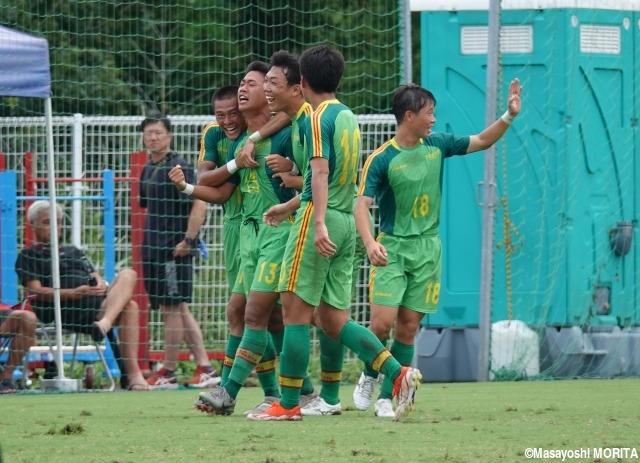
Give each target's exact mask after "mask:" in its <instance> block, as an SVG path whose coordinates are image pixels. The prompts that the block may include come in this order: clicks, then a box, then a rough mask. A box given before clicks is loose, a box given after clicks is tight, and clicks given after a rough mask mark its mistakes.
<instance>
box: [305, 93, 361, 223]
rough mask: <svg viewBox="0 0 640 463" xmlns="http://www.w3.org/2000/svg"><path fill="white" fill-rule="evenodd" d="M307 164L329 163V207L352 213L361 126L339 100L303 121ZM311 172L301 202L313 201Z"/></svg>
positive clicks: (307, 177) (328, 104) (331, 102)
mask: <svg viewBox="0 0 640 463" xmlns="http://www.w3.org/2000/svg"><path fill="white" fill-rule="evenodd" d="M304 127H305V131H304V137H305V138H304V144H305V150H306V153H307V158H308V161H306V162H307V164H308V163H310V162H311V160H312V159H313V158H317V157H322V158H324V159H327V160H328V161H329V191H328V193H329V194H328V204H327V207H328V208H330V209H335V210H337V211H342V212H348V213H351V212H353V189H354V185H355V184H356V181H357V178H358V159H359V157H360V127H359V125H358V122H357V121H356V117H355V116H354V115H353V113H352V112H351V110H350V109H349V108H348V107H347V106H345V105H344V104H342V103H340V102H339V101H338V100H335V99H334V100H327V101H323V102H322V103H321V104H320V105H319V106H318V107H317V108H316V110H315V111H313V113H311V117H309V118H307V119H306V120H305V122H304ZM312 199H313V196H312V192H311V169H307V171H306V173H305V177H304V186H303V188H302V197H301V200H302V201H312Z"/></svg>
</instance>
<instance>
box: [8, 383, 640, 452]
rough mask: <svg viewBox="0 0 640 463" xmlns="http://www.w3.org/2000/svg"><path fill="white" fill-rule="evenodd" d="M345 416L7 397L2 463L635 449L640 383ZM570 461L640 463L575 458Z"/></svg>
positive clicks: (503, 389) (424, 402) (503, 393)
mask: <svg viewBox="0 0 640 463" xmlns="http://www.w3.org/2000/svg"><path fill="white" fill-rule="evenodd" d="M352 391H353V386H351V385H348V386H344V387H343V388H342V404H343V413H342V415H341V416H332V417H314V418H305V419H304V420H303V421H302V422H298V423H295V422H282V423H274V422H269V423H264V422H258V423H256V422H250V421H248V420H247V419H246V418H244V416H243V415H242V412H243V411H244V410H246V409H248V408H251V407H252V406H253V405H255V404H256V403H257V402H259V401H260V399H261V395H260V390H259V389H257V388H247V389H244V390H243V391H242V392H241V395H240V396H239V400H238V406H237V408H236V413H235V414H234V415H232V416H230V417H215V416H208V415H206V414H202V413H200V412H197V411H196V410H195V409H193V402H194V400H195V399H196V397H197V391H193V390H178V391H154V392H114V393H80V394H33V393H27V394H14V395H10V396H3V397H0V445H1V447H2V452H3V456H4V463H32V462H47V463H57V462H60V463H62V462H64V463H67V462H82V463H88V462H104V463H125V462H127V463H128V462H131V463H134V462H135V463H139V462H198V461H202V462H225V463H236V462H243V463H244V462H255V463H294V462H310V463H313V462H353V463H361V462H362V463H365V462H366V463H373V462H381V463H382V462H389V463H410V462H447V463H449V462H481V463H484V462H487V463H488V462H492V463H493V462H521V461H561V459H555V460H551V459H550V460H545V459H537V460H536V459H533V460H528V459H527V458H526V457H525V449H527V448H531V447H537V448H542V449H545V450H556V449H580V448H584V449H593V448H594V447H595V448H599V447H606V448H613V447H615V448H619V447H630V448H635V449H637V450H638V451H640V407H639V406H638V397H639V396H640V395H639V392H640V380H638V379H619V380H567V381H537V382H498V383H458V384H423V385H422V387H421V388H420V389H419V392H418V397H417V408H416V410H415V412H414V413H412V414H411V415H410V416H409V417H407V418H406V419H405V421H404V422H401V423H397V422H392V421H389V420H383V419H379V418H375V417H374V416H373V411H372V410H370V411H368V412H359V411H356V410H355V408H354V407H353V402H352V399H351V393H352ZM565 461H588V462H601V461H634V460H633V459H618V458H612V459H606V458H603V459H600V458H594V457H593V453H592V455H591V457H590V458H580V459H578V458H574V459H571V460H569V459H567V460H565Z"/></svg>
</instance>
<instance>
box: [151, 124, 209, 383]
mask: <svg viewBox="0 0 640 463" xmlns="http://www.w3.org/2000/svg"><path fill="white" fill-rule="evenodd" d="M140 130H141V131H142V140H143V142H144V145H145V147H146V148H147V151H148V152H149V161H148V162H147V164H145V166H144V167H143V169H142V173H141V174H140V206H141V207H143V208H145V209H146V217H145V222H144V240H143V243H142V261H143V273H144V285H145V288H146V290H147V293H148V294H149V301H150V303H151V307H152V308H153V309H158V310H160V313H161V314H162V320H163V322H164V354H165V355H164V362H163V365H162V368H161V369H160V370H158V371H156V372H154V374H153V375H152V376H151V377H149V378H147V382H148V383H149V385H151V386H156V387H163V388H175V387H178V378H177V376H176V373H175V368H176V363H177V361H178V353H179V349H180V344H182V342H185V343H186V344H187V345H188V346H189V350H190V351H191V353H192V354H193V357H194V359H195V361H196V364H197V368H196V370H195V372H194V375H193V377H192V378H190V379H188V380H187V381H186V385H187V386H192V387H211V386H214V385H216V384H218V383H219V382H220V377H219V376H218V375H217V374H216V372H215V370H214V369H213V367H212V366H211V364H210V362H209V357H208V356H207V352H206V350H205V349H204V341H203V338H202V331H201V330H200V325H199V324H198V322H197V321H196V319H195V318H194V316H193V314H192V313H191V312H190V310H189V303H190V302H191V299H192V292H193V272H194V257H193V256H194V254H195V253H196V252H197V239H198V232H199V230H200V227H201V226H202V224H203V223H204V219H205V216H206V213H207V205H206V203H205V202H204V201H200V200H194V198H193V197H191V196H188V195H184V194H182V193H180V192H179V191H178V190H177V189H176V188H175V187H174V186H173V183H172V182H171V180H169V176H168V174H169V171H170V170H171V169H172V168H173V167H174V166H175V165H177V164H180V165H181V166H183V167H184V168H185V169H184V171H185V173H186V175H187V176H188V178H189V179H191V181H192V182H194V183H195V181H194V172H193V170H192V169H190V168H189V163H188V162H187V161H186V159H184V158H183V157H181V156H179V155H177V154H176V153H174V152H173V151H171V140H172V139H173V134H172V132H171V122H170V121H169V119H167V118H166V117H164V116H158V117H147V118H146V119H144V120H143V121H142V123H141V124H140Z"/></svg>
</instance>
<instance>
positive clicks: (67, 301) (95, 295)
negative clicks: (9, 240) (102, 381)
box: [15, 201, 149, 390]
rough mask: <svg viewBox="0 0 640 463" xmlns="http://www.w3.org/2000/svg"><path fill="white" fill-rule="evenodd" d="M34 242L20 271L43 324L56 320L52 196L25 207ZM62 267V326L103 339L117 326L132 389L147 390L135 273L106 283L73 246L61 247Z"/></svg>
mask: <svg viewBox="0 0 640 463" xmlns="http://www.w3.org/2000/svg"><path fill="white" fill-rule="evenodd" d="M56 206H57V218H58V223H57V224H56V225H57V227H58V236H60V234H61V231H62V208H61V207H60V206H59V205H56ZM27 220H28V221H29V223H30V224H31V226H32V228H33V232H34V235H35V244H34V245H33V246H28V247H25V248H23V249H22V251H20V254H19V255H18V259H17V260H16V267H15V268H16V273H17V274H18V279H19V280H20V283H21V284H22V285H23V286H24V288H25V290H26V291H27V292H28V293H29V294H33V295H35V298H34V300H33V301H32V302H31V305H32V307H33V310H34V312H35V314H36V316H37V317H38V318H39V319H40V320H42V321H43V322H45V323H50V322H52V321H53V320H54V310H53V308H54V302H53V295H54V288H53V276H52V274H53V271H52V267H51V264H52V262H51V226H52V224H51V220H50V216H49V201H35V202H34V203H33V204H32V205H31V207H30V208H29V210H28V211H27ZM58 255H59V271H60V290H59V291H60V306H61V307H60V311H61V319H62V326H63V327H64V328H66V329H69V330H71V331H73V332H76V333H86V334H90V335H92V336H93V337H94V339H102V338H103V337H104V336H106V334H107V333H108V332H109V331H111V328H112V327H114V326H116V325H117V326H118V329H119V331H118V332H119V338H120V344H121V346H122V356H123V358H124V362H125V368H126V370H127V371H126V373H127V375H128V381H129V389H130V390H147V389H149V386H148V385H147V383H146V382H145V380H144V377H143V376H142V372H141V371H140V367H139V365H138V337H139V333H140V328H139V315H138V304H137V303H136V302H135V301H134V300H133V291H134V289H135V285H136V280H137V274H136V272H135V271H133V270H132V269H123V270H121V271H120V272H119V273H118V275H117V276H116V279H115V281H114V282H113V283H112V284H111V285H108V284H107V283H106V282H105V281H104V279H103V278H102V277H101V276H100V274H99V273H98V272H97V271H96V270H95V268H94V267H93V265H91V263H90V262H89V261H88V259H87V257H86V256H85V254H84V253H83V252H82V251H81V250H80V249H78V248H76V247H75V246H71V245H61V246H59V249H58Z"/></svg>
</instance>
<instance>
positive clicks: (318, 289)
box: [278, 202, 356, 309]
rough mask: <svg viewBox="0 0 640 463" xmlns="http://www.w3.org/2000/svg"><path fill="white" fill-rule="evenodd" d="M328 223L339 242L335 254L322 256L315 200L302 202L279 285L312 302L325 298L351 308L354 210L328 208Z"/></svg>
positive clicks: (330, 303)
mask: <svg viewBox="0 0 640 463" xmlns="http://www.w3.org/2000/svg"><path fill="white" fill-rule="evenodd" d="M325 224H326V225H327V230H329V238H330V239H331V241H333V243H334V244H335V245H336V246H337V250H336V253H335V254H334V255H333V256H332V257H322V256H321V255H320V254H319V253H318V251H317V250H316V248H315V245H314V236H315V227H314V214H313V204H312V203H310V202H303V203H302V204H301V205H300V209H298V213H297V215H296V221H295V223H294V224H293V228H292V229H291V233H290V234H289V241H288V242H287V249H286V251H285V254H284V260H283V264H282V272H281V274H280V285H279V287H278V289H279V291H280V292H285V291H290V292H292V293H295V294H296V295H297V296H298V297H300V298H301V299H302V300H303V301H305V302H306V303H307V304H310V305H312V306H317V305H318V304H320V301H321V300H322V301H324V302H325V303H327V304H329V305H331V306H333V307H336V308H338V309H349V308H350V307H351V277H352V273H353V261H354V257H353V255H354V251H355V242H356V226H355V222H354V220H353V214H351V213H346V212H339V211H336V210H332V209H328V210H327V215H326V217H325Z"/></svg>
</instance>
